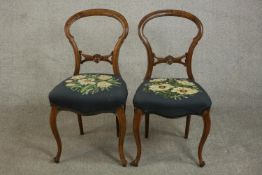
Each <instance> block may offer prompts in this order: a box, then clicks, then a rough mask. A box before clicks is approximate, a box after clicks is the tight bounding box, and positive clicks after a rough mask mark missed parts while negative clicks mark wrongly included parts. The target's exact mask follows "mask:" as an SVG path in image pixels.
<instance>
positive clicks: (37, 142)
mask: <svg viewBox="0 0 262 175" xmlns="http://www.w3.org/2000/svg"><path fill="white" fill-rule="evenodd" d="M1 111H2V114H1V118H0V120H1V121H0V131H1V132H0V137H1V143H0V146H1V149H0V155H1V156H0V174H27V175H29V174H34V175H35V174H63V175H65V174H75V175H76V174H114V175H115V174H150V175H152V174H194V175H196V174H217V175H218V174H221V175H233V174H243V175H247V174H254V175H255V174H261V171H262V167H261V165H262V158H261V155H262V149H261V147H262V128H261V121H262V119H261V112H262V109H256V110H255V109H245V110H243V109H240V108H239V109H238V108H234V109H232V108H229V107H228V108H227V107H225V106H224V107H222V106H217V107H215V108H214V109H213V111H212V129H211V132H210V136H209V138H208V140H207V142H206V145H205V149H204V159H205V160H206V163H207V164H206V166H205V167H204V168H199V167H198V166H197V165H196V161H197V146H198V142H199V139H200V135H201V132H202V120H201V119H200V118H199V117H197V116H195V117H193V118H192V123H191V124H192V125H191V130H190V136H189V139H188V140H185V139H184V138H183V131H184V126H185V118H182V119H177V120H168V119H162V118H160V117H158V116H153V117H152V119H151V126H150V137H149V139H144V138H142V145H143V152H142V158H141V162H140V166H139V167H137V168H135V167H131V166H128V167H126V168H124V167H121V166H120V164H119V161H118V160H119V159H118V152H117V137H116V135H115V133H116V131H115V118H114V116H113V115H110V114H107V115H98V116H92V117H85V118H84V120H83V121H84V129H85V135H84V136H80V135H79V130H78V124H77V118H76V116H75V115H74V114H73V113H69V112H61V113H60V114H59V119H58V126H59V130H60V134H61V138H62V141H63V146H64V149H63V152H62V157H61V162H60V163H59V164H55V163H53V162H52V158H53V156H54V155H55V153H56V144H55V141H54V138H53V136H52V134H51V131H50V128H49V123H48V119H49V108H48V106H46V107H45V108H43V107H41V108H40V107H31V108H30V109H29V108H28V107H25V106H20V107H16V109H13V108H12V109H11V108H4V109H1ZM132 115H133V112H132V108H131V107H128V110H127V120H128V130H127V136H126V139H125V153H126V157H127V160H128V161H129V162H130V161H131V160H132V159H133V158H134V156H135V151H136V150H135V144H134V139H133V135H132V132H131V122H132ZM142 124H144V123H142ZM143 129H144V127H143V125H142V131H143ZM141 134H142V135H143V134H144V133H141Z"/></svg>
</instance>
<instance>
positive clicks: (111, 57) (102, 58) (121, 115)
mask: <svg viewBox="0 0 262 175" xmlns="http://www.w3.org/2000/svg"><path fill="white" fill-rule="evenodd" d="M91 16H104V17H111V18H114V19H116V20H117V21H119V22H120V23H121V26H122V34H121V35H120V36H119V38H118V40H117V41H116V44H115V46H114V48H113V51H112V52H111V53H110V54H108V55H101V54H94V55H90V54H88V53H83V52H82V51H81V50H79V48H78V45H77V43H76V41H75V39H74V36H73V35H72V33H71V31H70V28H71V26H72V24H73V23H74V22H75V21H77V20H79V19H81V18H85V17H91ZM64 32H65V35H66V37H67V39H68V40H69V42H70V44H71V46H72V48H73V51H74V58H75V68H74V73H73V74H74V75H78V74H79V72H80V65H81V64H83V63H85V62H90V61H93V62H95V63H99V62H108V63H110V64H111V65H112V70H113V74H114V75H118V76H121V74H120V71H119V65H118V57H119V51H120V48H121V46H122V44H123V42H124V40H125V38H126V37H127V35H128V23H127V21H126V19H125V17H124V16H123V15H121V14H120V13H118V12H116V11H113V10H109V9H89V10H83V11H80V12H78V13H76V14H74V15H73V16H71V17H70V18H69V19H68V20H67V21H66V23H65V26H64ZM58 111H71V110H70V109H64V108H61V107H59V106H55V105H53V104H51V114H50V127H51V130H52V132H53V135H54V137H55V140H56V142H57V149H58V151H57V155H56V157H55V159H54V161H55V162H57V163H58V162H59V161H60V156H61V152H62V142H61V138H60V136H59V133H58V130H57V126H56V117H57V113H58ZM71 112H75V111H71ZM82 115H85V114H80V113H77V118H78V124H79V129H80V134H81V135H83V134H84V130H83V122H82ZM115 115H116V129H117V135H118V136H119V143H118V147H119V156H120V160H121V164H122V165H123V166H126V164H127V162H126V160H125V154H124V146H123V145H124V137H125V131H126V119H125V106H123V107H122V106H120V107H119V108H118V109H117V111H116V112H115Z"/></svg>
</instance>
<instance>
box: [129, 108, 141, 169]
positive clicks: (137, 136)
mask: <svg viewBox="0 0 262 175" xmlns="http://www.w3.org/2000/svg"><path fill="white" fill-rule="evenodd" d="M142 115H143V112H142V111H141V110H140V109H137V108H135V110H134V120H133V133H134V137H135V140H136V147H137V153H136V159H135V160H133V161H132V162H131V165H132V166H138V163H139V160H140V157H141V139H140V123H141V118H142Z"/></svg>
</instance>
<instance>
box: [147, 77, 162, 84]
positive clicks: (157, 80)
mask: <svg viewBox="0 0 262 175" xmlns="http://www.w3.org/2000/svg"><path fill="white" fill-rule="evenodd" d="M163 81H166V78H155V79H151V80H149V82H150V83H158V82H163Z"/></svg>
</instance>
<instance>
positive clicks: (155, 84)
mask: <svg viewBox="0 0 262 175" xmlns="http://www.w3.org/2000/svg"><path fill="white" fill-rule="evenodd" d="M88 16H108V17H112V18H115V19H116V20H118V21H119V22H120V23H121V25H122V28H123V32H122V35H121V36H120V37H119V38H118V40H117V43H116V45H115V47H114V50H113V51H112V52H111V54H109V55H100V54H95V55H88V54H86V53H83V52H82V51H81V50H79V49H78V46H77V44H76V42H75V40H74V37H73V36H72V34H71V32H70V27H71V25H72V24H73V23H74V22H75V21H77V20H78V19H80V18H84V17H88ZM163 16H177V17H182V18H186V19H189V20H191V21H193V22H194V23H195V24H196V26H197V28H198V33H197V35H196V36H195V37H194V38H193V41H192V43H191V45H190V47H189V49H188V51H187V52H186V53H185V54H184V55H182V56H180V57H173V56H171V55H169V56H166V57H163V58H162V57H158V56H156V54H155V53H154V52H153V51H152V47H151V46H150V43H149V41H148V39H147V38H146V36H145V35H144V32H143V30H144V27H145V25H146V24H147V22H148V21H150V20H152V19H153V18H157V17H163ZM138 29H139V37H140V39H141V40H142V42H143V44H144V46H145V48H146V50H147V56H148V65H147V72H146V75H145V78H144V81H143V83H142V84H141V85H140V86H139V88H138V89H137V91H136V94H135V96H134V100H133V103H134V120H133V133H134V137H135V141H136V145H137V155H136V158H135V160H134V161H132V162H131V165H133V166H138V163H139V160H140V156H141V140H140V131H139V130H140V122H141V118H142V115H145V137H146V138H148V131H149V115H150V114H157V115H160V116H163V117H166V118H179V117H184V116H186V128H185V136H184V137H185V138H188V133H189V126H190V119H191V115H198V116H202V119H203V123H204V129H203V134H202V138H201V140H200V143H199V147H198V158H199V166H200V167H203V166H204V165H205V162H204V161H203V158H202V149H203V146H204V143H205V141H206V139H207V136H208V134H209V130H210V115H209V111H210V108H211V100H210V98H209V96H208V94H207V93H206V92H205V90H204V89H203V88H202V87H201V86H200V85H199V84H198V83H196V82H195V81H194V77H193V74H192V69H191V63H192V55H193V50H194V48H195V47H196V45H197V43H198V41H199V40H200V39H201V37H202V34H203V26H202V23H201V21H200V20H199V19H198V18H197V17H196V16H194V15H192V14H190V13H188V12H185V11H180V10H159V11H155V12H152V13H150V14H148V15H146V16H145V17H144V18H143V19H142V20H141V21H140V23H139V26H138ZM64 30H65V34H66V37H67V38H68V40H69V42H70V44H71V45H72V47H73V50H74V56H75V70H74V75H73V76H72V77H69V78H67V79H65V80H64V81H62V82H61V83H60V84H58V85H57V86H56V87H55V88H54V89H53V90H52V91H51V92H50V94H49V100H50V104H51V114H50V126H51V129H52V132H53V135H54V137H55V139H56V142H57V147H58V151H57V154H56V157H55V158H54V161H55V162H57V163H58V162H59V160H60V156H61V151H62V143H61V139H60V136H59V133H58V129H57V125H56V119H57V114H58V112H59V111H62V110H68V111H72V112H74V113H76V114H77V117H78V123H79V128H80V134H81V135H83V134H84V131H83V124H82V116H89V115H95V114H100V113H113V114H115V115H116V129H117V136H118V137H119V143H118V149H119V156H120V160H121V164H122V165H123V166H126V165H127V161H126V159H125V154H124V147H123V144H124V137H125V132H126V116H125V106H126V99H127V87H126V83H125V82H124V80H123V79H122V78H121V75H120V71H119V66H118V56H119V51H120V47H121V45H122V44H123V42H124V40H125V38H126V37H127V35H128V23H127V21H126V19H125V17H124V16H123V15H121V14H120V13H118V12H115V11H112V10H108V9H91V10H84V11H81V12H78V13H76V14H75V15H73V16H71V17H70V18H69V19H68V20H67V22H66V24H65V27H64ZM86 61H94V62H96V63H98V62H100V61H105V62H108V63H110V64H111V65H112V67H113V74H97V73H85V74H79V71H80V65H81V64H82V63H84V62H86ZM161 63H167V64H173V63H179V64H182V65H184V66H185V67H186V70H187V74H188V78H187V79H182V78H151V75H152V71H153V67H154V66H156V65H158V64H161Z"/></svg>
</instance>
